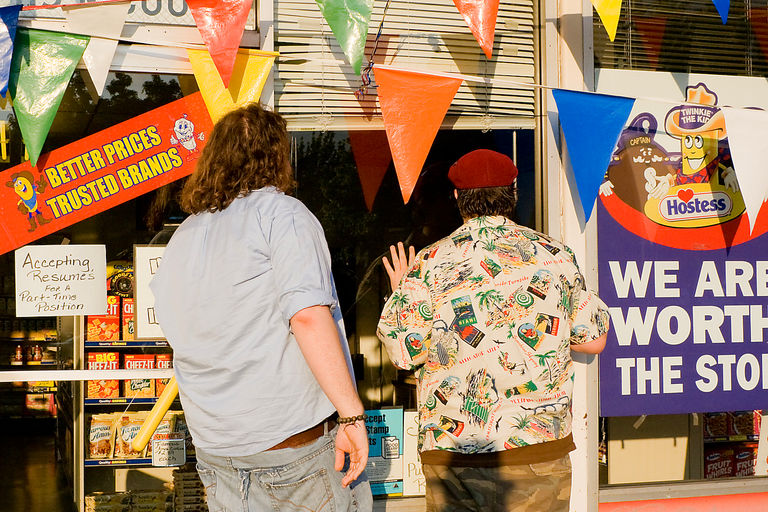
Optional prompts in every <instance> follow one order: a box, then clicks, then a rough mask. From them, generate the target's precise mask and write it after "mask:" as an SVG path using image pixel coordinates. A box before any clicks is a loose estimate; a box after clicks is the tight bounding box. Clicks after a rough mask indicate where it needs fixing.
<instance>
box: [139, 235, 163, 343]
mask: <svg viewBox="0 0 768 512" xmlns="http://www.w3.org/2000/svg"><path fill="white" fill-rule="evenodd" d="M163 252H165V246H164V245H136V246H134V248H133V280H134V297H136V323H135V326H136V339H137V340H141V339H157V338H164V337H165V336H164V335H163V330H162V329H160V324H158V323H157V317H156V316H155V296H154V295H153V294H152V290H151V289H150V288H149V283H150V281H152V277H153V276H154V275H155V272H157V268H158V267H159V266H160V261H161V260H162V259H163Z"/></svg>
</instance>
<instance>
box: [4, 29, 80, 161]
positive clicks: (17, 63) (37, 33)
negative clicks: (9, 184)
mask: <svg viewBox="0 0 768 512" xmlns="http://www.w3.org/2000/svg"><path fill="white" fill-rule="evenodd" d="M89 39H90V38H89V37H88V36H78V35H74V34H65V33H61V32H49V31H47V30H34V29H27V28H22V27H19V29H18V30H17V32H16V39H15V40H14V45H13V59H12V61H11V74H10V79H9V83H8V90H9V92H10V93H11V99H12V100H13V111H14V113H15V114H16V119H17V120H18V122H19V128H20V129H21V135H22V137H23V138H24V144H26V146H27V151H28V152H29V159H30V161H31V163H32V165H33V166H34V165H37V158H38V157H39V156H40V152H41V151H42V149H43V144H44V143H45V138H46V137H47V136H48V130H50V129H51V124H52V123H53V118H54V117H55V116H56V111H57V110H58V109H59V104H60V103H61V99H62V98H63V97H64V91H66V90H67V85H68V84H69V79H70V78H71V77H72V73H74V71H75V66H76V65H77V62H78V61H79V60H80V57H82V55H83V52H84V51H85V48H86V47H87V46H88V40H89Z"/></svg>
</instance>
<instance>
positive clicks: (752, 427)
mask: <svg viewBox="0 0 768 512" xmlns="http://www.w3.org/2000/svg"><path fill="white" fill-rule="evenodd" d="M728 414H729V415H730V421H729V422H728V429H729V430H728V435H731V436H757V435H760V417H761V416H760V411H733V412H729V413H728Z"/></svg>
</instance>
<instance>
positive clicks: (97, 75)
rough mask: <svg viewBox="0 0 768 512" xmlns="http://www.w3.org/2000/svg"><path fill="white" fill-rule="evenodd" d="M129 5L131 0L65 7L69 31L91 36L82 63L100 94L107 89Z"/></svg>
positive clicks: (94, 89) (94, 88)
mask: <svg viewBox="0 0 768 512" xmlns="http://www.w3.org/2000/svg"><path fill="white" fill-rule="evenodd" d="M130 7H131V2H130V1H126V2H117V3H109V4H100V5H92V6H87V5H86V6H82V5H81V6H72V7H62V10H63V11H64V14H65V15H66V17H67V30H69V31H71V32H74V33H76V34H85V35H89V36H91V40H90V42H89V43H88V48H86V50H85V53H84V54H83V62H84V63H85V67H86V68H87V69H88V75H89V76H90V79H91V83H90V84H88V85H89V86H90V87H91V88H93V91H92V92H94V93H95V95H96V96H97V97H99V96H101V93H102V92H103V91H104V85H105V84H106V82H107V74H108V73H109V67H110V65H111V64H112V59H113V57H114V56H115V50H117V43H118V39H119V38H120V34H121V33H122V31H123V25H124V24H125V18H126V16H128V9H129V8H130Z"/></svg>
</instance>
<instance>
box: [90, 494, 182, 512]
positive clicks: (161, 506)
mask: <svg viewBox="0 0 768 512" xmlns="http://www.w3.org/2000/svg"><path fill="white" fill-rule="evenodd" d="M85 512H173V491H171V490H152V491H126V492H97V493H92V494H89V495H87V496H86V497H85Z"/></svg>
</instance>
